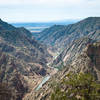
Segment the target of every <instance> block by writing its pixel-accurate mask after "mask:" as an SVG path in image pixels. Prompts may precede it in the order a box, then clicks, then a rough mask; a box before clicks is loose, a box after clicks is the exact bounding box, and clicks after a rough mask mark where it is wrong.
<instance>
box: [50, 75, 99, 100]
mask: <svg viewBox="0 0 100 100" xmlns="http://www.w3.org/2000/svg"><path fill="white" fill-rule="evenodd" d="M51 100H100V84H99V83H98V82H96V80H95V78H94V77H93V76H92V75H91V74H83V73H79V74H73V73H69V74H68V75H66V77H65V78H64V79H63V80H62V81H61V82H60V83H59V84H56V86H54V87H53V92H52V94H51Z"/></svg>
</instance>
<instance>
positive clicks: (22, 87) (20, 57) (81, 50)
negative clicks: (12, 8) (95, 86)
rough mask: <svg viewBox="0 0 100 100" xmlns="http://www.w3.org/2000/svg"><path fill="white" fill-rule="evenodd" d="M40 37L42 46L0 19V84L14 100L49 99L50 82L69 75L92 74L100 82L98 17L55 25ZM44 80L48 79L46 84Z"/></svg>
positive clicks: (29, 34) (20, 29)
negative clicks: (5, 86)
mask: <svg viewBox="0 0 100 100" xmlns="http://www.w3.org/2000/svg"><path fill="white" fill-rule="evenodd" d="M39 34H40V35H39V37H38V38H37V40H38V41H39V42H42V44H40V43H39V42H38V41H37V40H35V38H34V37H33V36H32V34H31V33H30V32H29V31H27V30H26V29H25V28H23V27H22V28H16V27H13V26H12V25H9V24H7V23H5V22H3V21H2V20H0V73H1V76H0V82H1V83H8V84H9V86H10V87H11V88H12V89H14V90H15V94H16V97H17V98H16V100H50V95H51V92H52V88H51V85H52V83H59V82H61V80H62V79H64V78H65V76H66V74H68V73H69V72H73V73H80V72H82V73H91V74H92V75H93V76H94V77H95V78H96V80H98V81H100V68H99V67H100V42H99V41H100V17H89V18H86V19H84V20H82V21H80V22H78V23H75V24H70V25H67V26H66V25H54V26H52V27H51V28H48V29H45V30H44V31H42V32H41V33H39ZM44 45H46V46H44ZM48 52H49V53H48ZM50 54H51V55H52V56H53V57H52V56H51V55H50ZM55 68H57V69H59V72H58V73H56V72H57V70H54V69H55ZM55 73H56V74H55ZM54 74H55V75H54ZM49 75H50V76H49ZM45 77H49V78H50V77H51V78H50V79H49V78H48V79H49V80H48V79H46V80H48V81H47V82H46V81H45V82H46V83H45V82H43V79H45ZM42 82H43V83H44V84H42V85H43V86H41V87H42V88H39V89H38V90H37V86H38V85H39V84H40V85H41V83H42Z"/></svg>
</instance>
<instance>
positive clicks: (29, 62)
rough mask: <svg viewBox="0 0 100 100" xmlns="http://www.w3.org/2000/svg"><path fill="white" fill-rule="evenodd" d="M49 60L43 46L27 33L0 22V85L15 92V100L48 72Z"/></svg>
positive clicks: (49, 57) (24, 30) (48, 55)
mask: <svg viewBox="0 0 100 100" xmlns="http://www.w3.org/2000/svg"><path fill="white" fill-rule="evenodd" d="M50 59H51V56H50V54H49V53H48V52H47V50H46V47H45V46H43V45H42V44H40V43H39V42H37V41H36V40H35V39H34V37H33V36H32V34H31V33H30V32H29V31H28V30H26V29H25V28H23V27H22V28H16V27H14V26H12V25H10V24H8V23H6V22H3V21H2V20H0V82H1V83H7V84H9V86H10V87H11V88H14V89H15V92H16V95H17V99H16V100H21V99H22V97H23V95H24V94H25V93H27V92H28V91H30V90H31V88H33V87H34V88H35V86H36V85H37V84H38V82H39V81H40V80H41V78H42V77H44V76H45V75H46V74H48V73H49V72H48V71H49V70H50V68H47V62H48V61H49V60H50Z"/></svg>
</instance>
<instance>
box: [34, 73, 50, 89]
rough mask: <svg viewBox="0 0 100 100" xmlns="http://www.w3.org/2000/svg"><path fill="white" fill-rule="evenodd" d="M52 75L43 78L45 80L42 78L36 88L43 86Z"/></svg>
mask: <svg viewBox="0 0 100 100" xmlns="http://www.w3.org/2000/svg"><path fill="white" fill-rule="evenodd" d="M50 77H51V76H50V75H48V76H45V77H44V78H43V80H42V82H41V83H40V84H39V85H38V86H37V88H36V89H35V90H39V89H40V88H41V87H42V85H43V84H44V83H45V82H46V81H48V80H49V79H50Z"/></svg>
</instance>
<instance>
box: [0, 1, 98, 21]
mask: <svg viewBox="0 0 100 100" xmlns="http://www.w3.org/2000/svg"><path fill="white" fill-rule="evenodd" d="M90 16H100V0H0V18H1V19H3V20H5V21H7V22H47V21H56V20H69V19H83V18H86V17H90Z"/></svg>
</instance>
